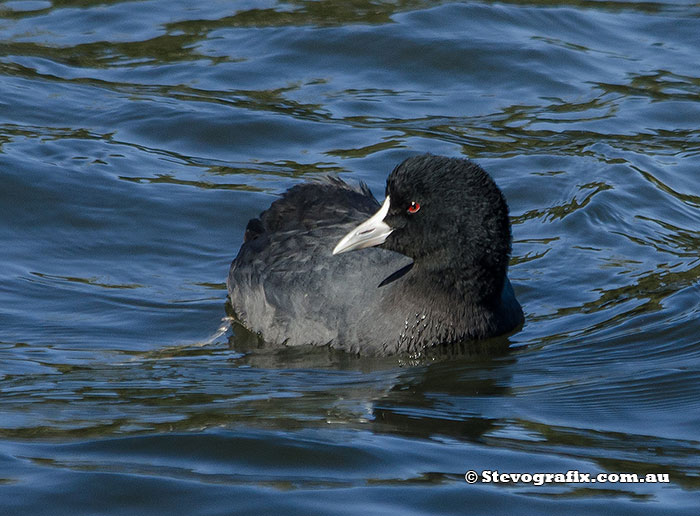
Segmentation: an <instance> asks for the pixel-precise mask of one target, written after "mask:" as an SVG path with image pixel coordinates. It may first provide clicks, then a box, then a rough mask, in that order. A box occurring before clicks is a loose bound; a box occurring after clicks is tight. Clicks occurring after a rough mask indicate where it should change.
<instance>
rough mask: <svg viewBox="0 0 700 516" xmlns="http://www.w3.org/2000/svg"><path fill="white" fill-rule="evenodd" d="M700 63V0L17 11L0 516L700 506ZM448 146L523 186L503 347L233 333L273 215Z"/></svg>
mask: <svg viewBox="0 0 700 516" xmlns="http://www.w3.org/2000/svg"><path fill="white" fill-rule="evenodd" d="M699 56H700V4H698V3H696V2H695V1H692V0H691V1H684V0H678V1H668V2H666V1H660V2H656V1H651V2H644V3H631V2H624V1H617V2H599V1H595V0H583V1H573V0H560V1H556V0H539V1H538V0H532V1H530V0H523V1H512V2H508V1H505V2H494V3H491V2H464V3H453V2H428V1H421V0H397V1H393V2H389V1H374V2H370V1H366V0H353V1H348V2H346V1H339V0H326V1H317V2H316V1H304V0H296V1H288V2H274V1H264V0H260V1H253V0H251V1H237V2H231V1H223V0H211V1H209V2H200V3H195V2H187V1H179V2H177V1H176V2H173V1H165V0H153V1H120V0H102V1H92V0H80V1H79V0H54V1H42V0H27V1H21V0H15V1H8V2H1V3H0V242H2V245H1V247H0V257H1V258H2V264H3V267H2V270H1V271H0V514H2V515H52V516H55V515H59V516H60V515H71V516H75V515H78V514H80V515H82V514H100V515H129V516H132V515H135V514H149V515H150V514H153V515H155V514H164V515H169V516H170V515H173V514H188V515H229V514H256V515H257V514H285V515H297V514H298V515H310V514H329V515H344V514H347V515H357V514H382V515H396V516H399V515H401V516H405V515H426V516H427V515H435V514H455V515H462V514H516V513H517V514H527V515H539V514H596V515H597V514H645V515H668V514H674V515H689V516H690V515H692V516H696V515H697V514H698V511H699V507H700V431H699V430H698V429H699V428H700V321H699V320H698V315H699V313H700V309H699V306H698V305H699V299H700V282H699V280H698V277H699V276H700V230H699V227H700V225H699V224H698V221H699V220H700V57H699ZM425 151H430V152H433V153H436V154H445V155H450V156H466V157H469V158H471V159H474V160H476V161H478V162H479V163H480V164H482V165H483V166H484V167H485V168H486V169H487V170H489V171H490V172H491V174H492V175H493V177H494V178H495V179H496V181H497V183H498V184H499V185H500V186H501V188H502V189H503V191H504V193H505V195H506V197H507V199H508V201H509V204H510V208H511V215H512V219H513V237H514V249H513V260H512V264H511V269H510V277H511V280H512V282H513V285H514V288H515V291H516V293H517V296H518V298H519V300H520V301H521V303H522V305H523V308H524V310H525V313H526V318H527V322H526V324H525V326H524V328H523V329H522V331H520V332H519V333H516V334H515V335H513V336H511V337H509V341H510V344H511V350H510V352H508V353H501V354H498V355H495V356H480V357H479V356H477V357H474V356H468V355H457V356H452V357H433V359H431V360H423V361H420V362H418V361H411V360H408V359H406V358H396V357H395V358H388V359H361V358H356V357H353V356H348V355H344V354H341V353H334V352H329V351H327V350H310V349H303V350H302V349H291V350H281V351H275V350H270V349H266V348H259V347H258V346H256V345H255V343H254V339H251V338H250V337H251V336H250V335H246V333H245V332H243V331H240V330H235V329H234V330H232V329H230V328H228V329H227V328H226V326H227V321H226V320H224V318H225V317H226V307H225V299H226V288H225V278H226V275H227V271H228V266H229V264H230V262H231V259H232V258H233V257H234V256H235V254H236V252H237V250H238V248H239V246H240V244H241V242H242V237H243V231H244V228H245V224H246V222H247V221H248V219H249V218H251V217H252V216H255V215H257V214H258V213H259V212H260V211H261V210H263V209H264V208H266V207H267V206H268V205H269V203H270V202H271V201H272V200H274V199H275V197H276V196H277V195H279V193H281V192H283V191H284V190H285V189H287V188H288V187H290V186H292V185H294V184H296V183H298V182H300V181H304V180H306V179H310V178H314V177H318V176H322V175H324V174H328V173H336V174H339V175H340V176H341V177H343V178H345V179H347V180H348V181H365V182H367V183H368V185H369V186H370V188H371V189H372V190H373V191H374V192H375V195H376V196H377V197H378V198H380V199H381V198H382V196H383V189H384V181H385V179H386V176H387V175H388V173H389V172H390V171H391V169H392V168H393V167H394V165H395V164H397V163H398V162H400V161H401V160H403V159H404V158H406V157H408V156H410V155H414V154H416V153H419V152H425ZM220 328H222V330H221V331H219V329H220ZM224 330H225V331H224ZM467 470H475V471H477V472H481V471H483V470H498V471H499V472H505V473H511V472H512V473H518V472H520V473H536V472H550V473H566V472H567V471H569V470H578V471H579V472H581V473H587V474H591V475H594V476H595V475H597V474H598V473H636V474H638V475H641V476H644V475H646V474H647V473H660V474H667V475H668V478H669V482H668V483H665V482H663V483H644V484H641V483H640V484H635V483H629V482H626V483H610V482H608V483H597V484H593V483H589V484H586V483H549V484H545V485H540V486H537V485H534V483H533V482H530V483H526V482H518V483H493V482H492V483H482V482H477V483H475V484H468V483H467V482H465V480H464V475H465V472H466V471H467Z"/></svg>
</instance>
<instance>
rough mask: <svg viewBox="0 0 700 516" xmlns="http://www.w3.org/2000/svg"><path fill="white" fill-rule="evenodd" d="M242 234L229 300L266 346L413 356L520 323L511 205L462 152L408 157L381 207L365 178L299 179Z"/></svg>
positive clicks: (392, 177) (507, 329)
mask: <svg viewBox="0 0 700 516" xmlns="http://www.w3.org/2000/svg"><path fill="white" fill-rule="evenodd" d="M363 221H364V222H363ZM244 240H245V241H244V243H243V245H242V246H241V249H240V251H239V253H238V256H236V258H235V259H234V260H233V263H232V264H231V269H230V272H229V276H228V282H227V285H228V292H229V296H230V299H231V305H232V307H233V309H234V311H235V312H236V315H237V317H238V318H239V320H240V321H241V323H242V324H243V325H244V326H246V327H247V328H248V329H250V330H252V331H254V332H257V333H259V334H260V335H261V336H262V338H263V340H264V341H266V342H267V343H270V344H276V345H287V346H297V345H302V344H312V345H330V346H332V347H334V348H338V349H343V350H347V351H349V352H353V353H360V354H374V355H387V354H394V353H409V354H415V353H420V352H421V351H423V350H424V349H425V348H428V347H433V346H442V345H449V344H456V343H462V342H464V341H468V340H474V339H484V338H487V337H492V336H496V335H501V334H504V333H508V332H510V331H512V330H514V329H515V328H516V327H518V326H519V325H520V324H521V323H522V321H523V312H522V309H521V307H520V304H519V303H518V301H517V300H516V298H515V295H514V293H513V288H512V287H511V284H510V281H509V280H508V278H507V277H506V272H507V269H508V260H509V256H510V251H511V233H510V222H509V219H508V206H507V204H506V201H505V199H504V198H503V195H502V194H501V191H500V190H499V189H498V187H497V186H496V184H495V183H494V182H493V180H492V179H491V177H489V175H488V174H487V173H486V172H485V171H484V170H483V169H482V168H481V167H479V166H478V165H476V164H475V163H473V162H471V161H469V160H466V159H459V158H446V157H441V156H434V155H430V154H428V155H421V156H415V157H411V158H408V159H407V160H405V161H404V162H403V163H401V164H400V165H398V166H397V167H396V168H395V169H394V171H393V172H392V173H391V174H390V175H389V178H388V179H387V186H386V200H385V201H384V203H383V204H381V205H380V204H379V203H378V202H377V201H376V199H375V198H374V197H373V196H372V194H371V193H370V191H369V189H368V188H367V187H366V185H364V184H363V185H360V186H359V187H356V188H355V187H351V186H349V185H347V184H346V183H344V182H343V181H341V180H340V179H337V178H327V179H325V180H323V181H319V182H311V183H305V184H301V185H297V186H295V187H293V188H291V189H290V190H288V191H287V192H286V193H285V194H284V195H283V196H282V197H281V198H280V199H278V200H277V201H275V202H273V203H272V205H271V206H270V207H269V208H268V209H267V210H266V211H264V212H263V213H262V214H261V215H260V218H257V219H252V220H251V221H250V222H249V223H248V226H247V228H246V232H245V238H244ZM356 249H362V250H361V251H355V252H352V253H347V252H346V251H350V250H356Z"/></svg>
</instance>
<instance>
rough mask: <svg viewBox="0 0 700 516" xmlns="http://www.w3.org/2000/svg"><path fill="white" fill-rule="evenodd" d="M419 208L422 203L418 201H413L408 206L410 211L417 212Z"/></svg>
mask: <svg viewBox="0 0 700 516" xmlns="http://www.w3.org/2000/svg"><path fill="white" fill-rule="evenodd" d="M418 210H420V204H418V203H417V202H416V201H413V202H412V203H411V205H410V206H409V207H408V213H416V212H417V211H418Z"/></svg>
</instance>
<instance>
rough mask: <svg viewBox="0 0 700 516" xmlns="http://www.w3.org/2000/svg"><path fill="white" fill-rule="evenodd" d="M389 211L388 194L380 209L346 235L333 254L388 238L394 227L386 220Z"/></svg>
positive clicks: (380, 241) (381, 241) (377, 243)
mask: <svg viewBox="0 0 700 516" xmlns="http://www.w3.org/2000/svg"><path fill="white" fill-rule="evenodd" d="M387 213H389V196H388V195H387V196H386V199H385V200H384V204H382V207H381V208H379V211H378V212H377V213H375V214H374V215H372V216H371V217H370V218H368V219H367V220H366V221H364V222H363V223H362V224H360V225H359V226H357V227H356V228H355V229H353V230H352V231H350V233H348V234H347V235H345V236H344V237H343V238H342V239H341V241H340V242H338V245H336V246H335V249H333V254H340V253H344V252H345V251H352V250H353V249H364V248H365V247H372V246H374V245H379V244H381V243H383V242H384V240H386V237H388V236H389V235H390V234H391V232H392V231H394V229H393V228H391V227H389V225H388V224H387V223H386V222H384V217H386V214H387Z"/></svg>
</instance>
